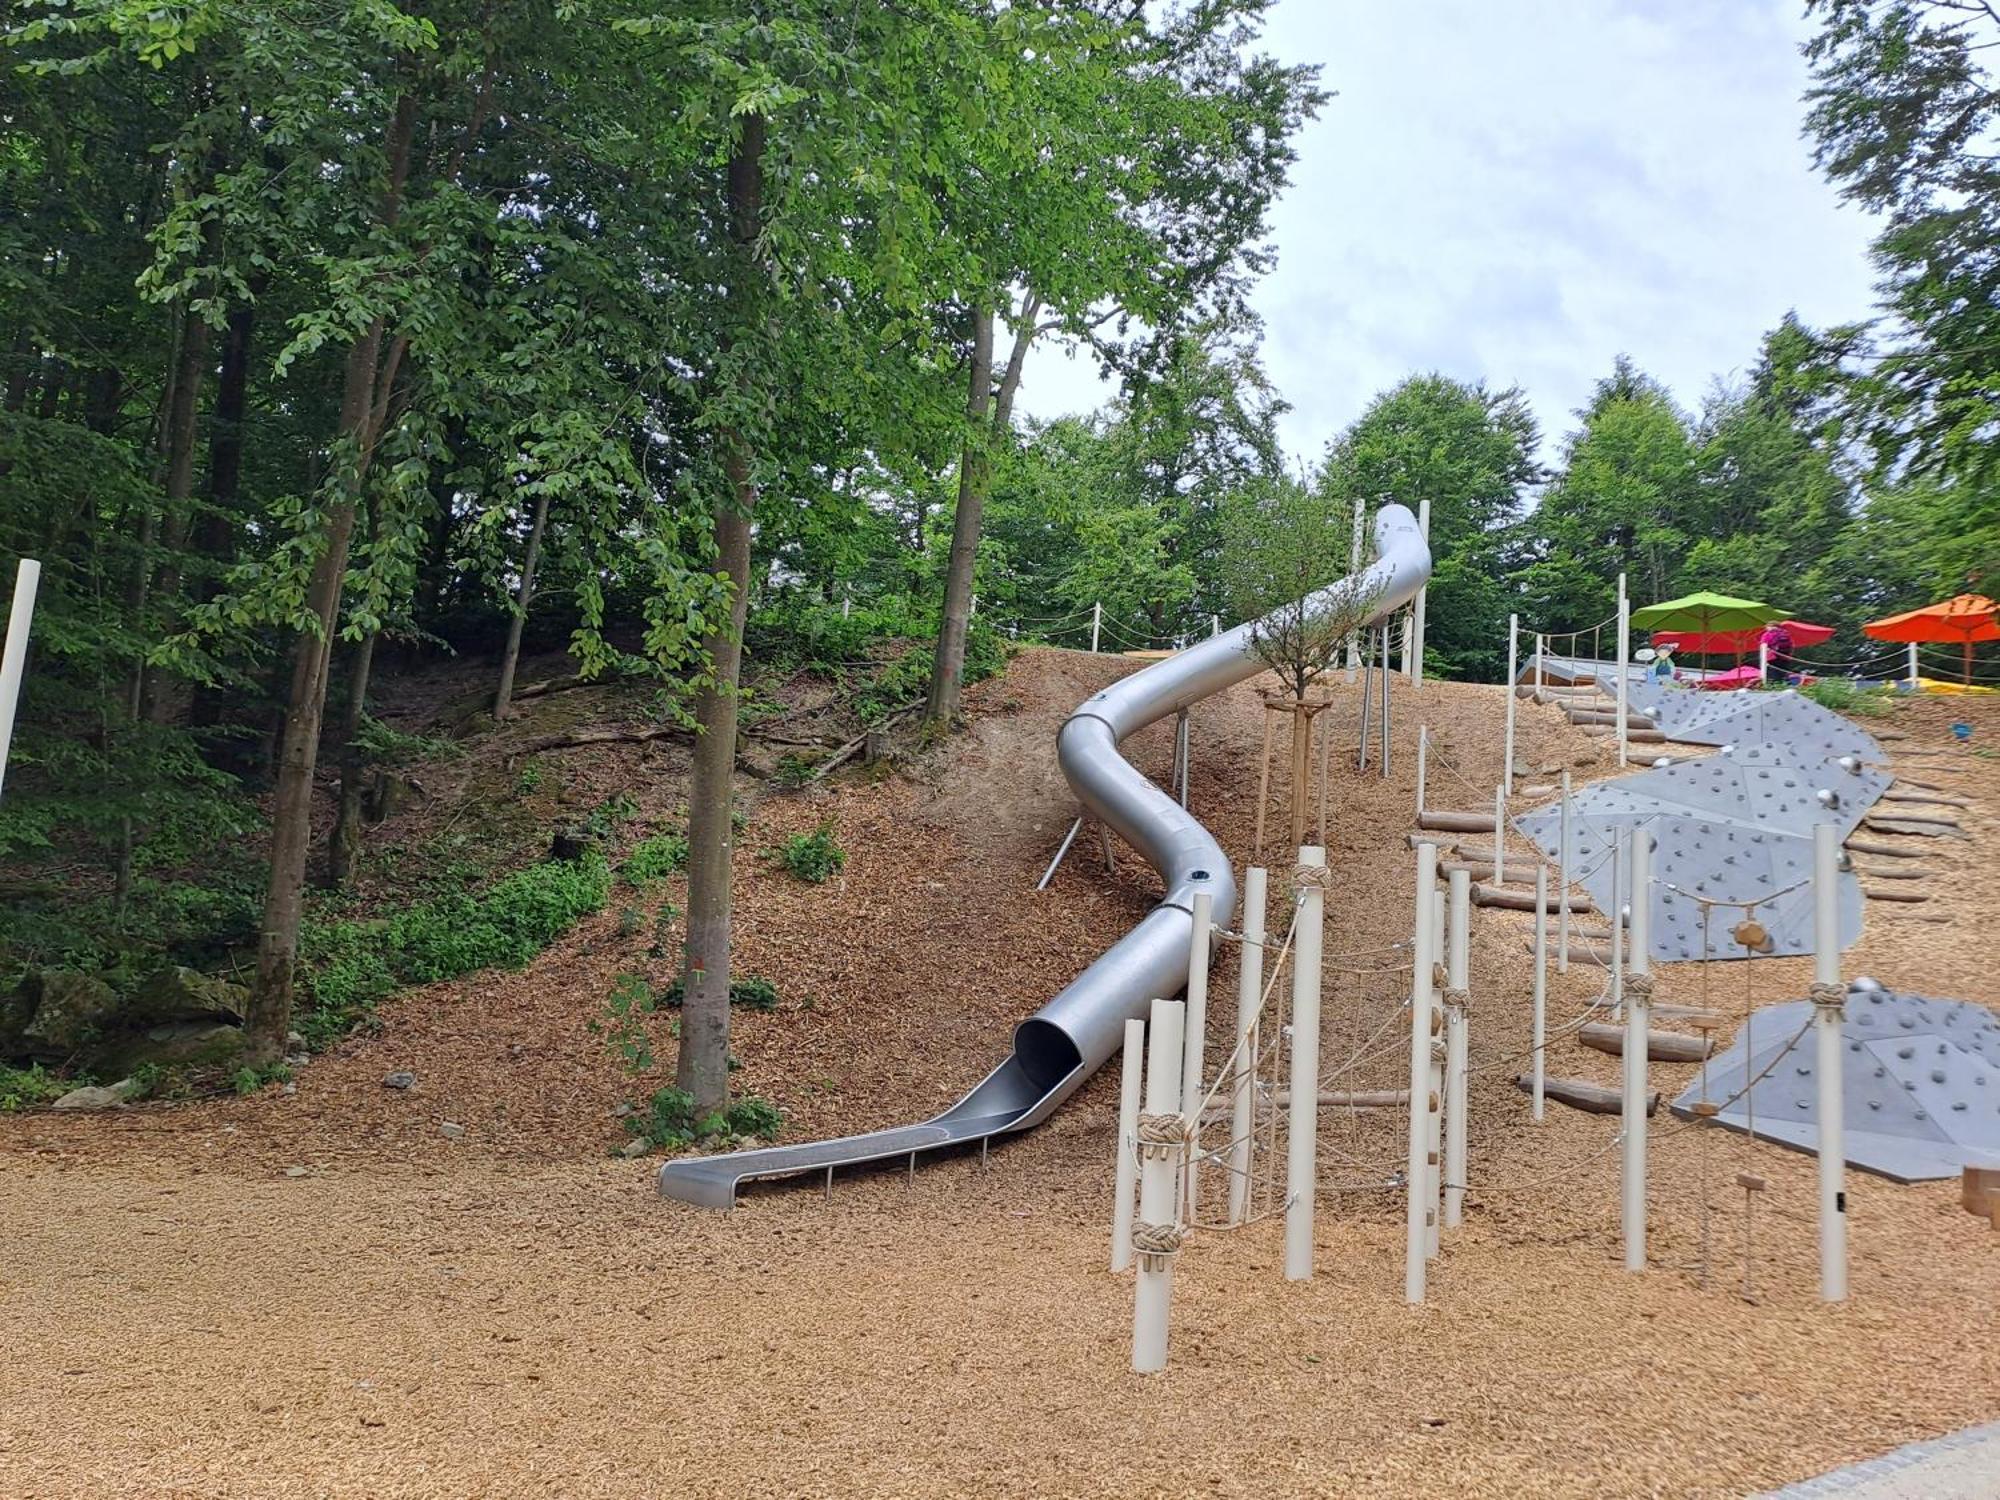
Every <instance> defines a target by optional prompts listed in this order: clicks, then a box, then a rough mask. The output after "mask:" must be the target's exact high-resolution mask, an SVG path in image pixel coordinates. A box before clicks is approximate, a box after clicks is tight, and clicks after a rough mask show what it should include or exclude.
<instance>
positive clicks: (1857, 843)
mask: <svg viewBox="0 0 2000 1500" xmlns="http://www.w3.org/2000/svg"><path fill="white" fill-rule="evenodd" d="M1845 848H1846V849H1847V852H1848V853H1850V854H1873V855H1877V856H1879V857H1880V858H1882V859H1922V858H1923V857H1924V851H1923V850H1921V849H1905V848H1904V847H1903V846H1902V845H1901V844H1884V843H1879V842H1877V841H1876V840H1874V839H1849V840H1848V841H1847V843H1846V845H1845Z"/></svg>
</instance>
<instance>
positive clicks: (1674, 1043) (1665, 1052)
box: [1576, 1021, 1714, 1063]
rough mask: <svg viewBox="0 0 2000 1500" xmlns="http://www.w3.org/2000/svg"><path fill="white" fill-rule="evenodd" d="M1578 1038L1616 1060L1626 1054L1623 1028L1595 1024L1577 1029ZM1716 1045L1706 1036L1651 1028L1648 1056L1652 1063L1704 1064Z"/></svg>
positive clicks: (1647, 1046)
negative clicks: (1685, 1034) (1705, 1058)
mask: <svg viewBox="0 0 2000 1500" xmlns="http://www.w3.org/2000/svg"><path fill="white" fill-rule="evenodd" d="M1576 1039H1577V1040H1578V1041H1579V1042H1582V1043H1583V1045H1584V1046H1586V1047H1591V1048H1594V1049H1596V1050H1597V1051H1599V1052H1608V1053H1610V1054H1611V1055H1612V1056H1613V1057H1623V1056H1624V1055H1625V1028H1624V1027H1623V1026H1613V1025H1609V1024H1607V1023H1606V1022H1603V1021H1591V1022H1588V1023H1586V1024H1585V1025H1582V1026H1579V1027H1578V1028H1577V1031H1576ZM1713 1046H1714V1043H1713V1042H1712V1041H1711V1040H1710V1039H1709V1038H1708V1037H1705V1036H1682V1035H1680V1034H1679V1033H1678V1032H1673V1031H1653V1030H1651V1029H1650V1028H1649V1029H1648V1030H1647V1033H1646V1057H1647V1058H1648V1060H1650V1061H1652V1062H1675V1063H1679V1062H1700V1061H1701V1060H1702V1059H1703V1058H1704V1057H1706V1056H1708V1054H1709V1051H1710V1049H1711V1048H1712V1047H1713Z"/></svg>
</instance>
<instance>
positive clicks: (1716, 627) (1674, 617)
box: [1632, 592, 1789, 635]
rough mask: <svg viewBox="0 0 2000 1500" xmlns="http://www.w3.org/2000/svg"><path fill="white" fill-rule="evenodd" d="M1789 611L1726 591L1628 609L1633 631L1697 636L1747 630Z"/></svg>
mask: <svg viewBox="0 0 2000 1500" xmlns="http://www.w3.org/2000/svg"><path fill="white" fill-rule="evenodd" d="M1788 613H1789V611H1787V610H1782V609H1779V608H1777V607H1776V606H1775V605H1770V604H1763V603H1760V602H1759V601H1757V600H1755V599H1732V598H1730V597H1729V596H1728V595H1727V594H1710V593H1706V592H1704V593H1699V594H1687V595H1683V596H1682V597H1681V598H1679V599H1668V600H1666V601H1665V602H1663V603H1660V604H1649V605H1647V606H1646V607H1645V608H1644V609H1635V610H1633V611H1632V625H1633V628H1634V629H1637V630H1682V631H1688V632H1690V633H1692V634H1698V635H1719V634H1721V633H1722V632H1723V631H1727V630H1750V629H1752V628H1754V627H1756V626H1758V625H1768V624H1770V623H1771V622H1772V621H1773V620H1782V619H1784V618H1785V617H1786V615H1787V614H1788Z"/></svg>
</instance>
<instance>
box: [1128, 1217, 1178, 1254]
mask: <svg viewBox="0 0 2000 1500" xmlns="http://www.w3.org/2000/svg"><path fill="white" fill-rule="evenodd" d="M1186 1237H1187V1236H1186V1234H1185V1232H1184V1231H1183V1230H1182V1229H1181V1226H1180V1225H1178V1224H1134V1225H1133V1226H1132V1248H1133V1249H1134V1250H1136V1251H1137V1252H1138V1253H1139V1254H1141V1255H1172V1254H1174V1253H1175V1252H1176V1251H1178V1250H1179V1249H1180V1248H1181V1241H1182V1240H1184V1239H1185V1238H1186Z"/></svg>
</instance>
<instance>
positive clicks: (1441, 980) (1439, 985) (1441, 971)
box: [1431, 963, 1451, 990]
mask: <svg viewBox="0 0 2000 1500" xmlns="http://www.w3.org/2000/svg"><path fill="white" fill-rule="evenodd" d="M1450 983H1451V976H1450V975H1449V974H1447V973H1446V972H1445V967H1444V965H1443V964H1440V963H1433V964H1432V965H1431V988H1432V989H1436V990H1441V989H1444V988H1445V987H1446V986H1447V985H1449V984H1450Z"/></svg>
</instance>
